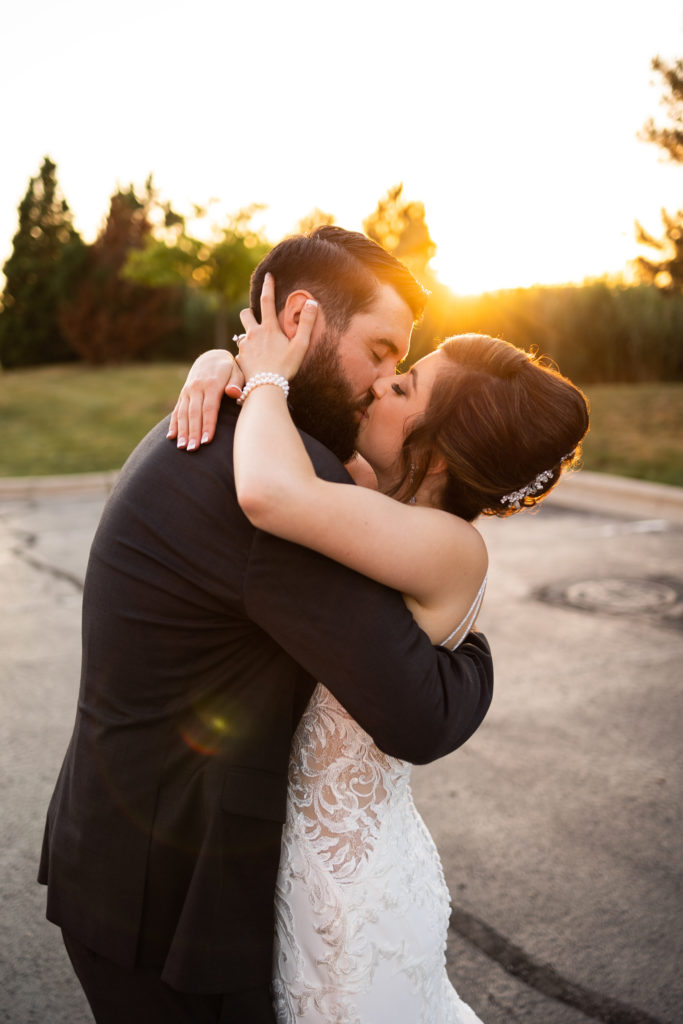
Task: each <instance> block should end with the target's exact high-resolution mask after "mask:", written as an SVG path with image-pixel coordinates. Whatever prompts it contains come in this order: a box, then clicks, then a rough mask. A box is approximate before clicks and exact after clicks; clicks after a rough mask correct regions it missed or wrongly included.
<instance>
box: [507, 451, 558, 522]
mask: <svg viewBox="0 0 683 1024" xmlns="http://www.w3.org/2000/svg"><path fill="white" fill-rule="evenodd" d="M575 455H576V448H574V449H573V451H571V452H569V454H568V455H563V456H562V458H561V459H560V465H561V464H562V463H563V462H566V461H567V459H573V458H574V456H575ZM552 478H553V470H552V469H544V470H542V471H541V472H540V473H539V474H538V476H536V477H534V479H533V480H532V481H531V483H530V484H527V485H526V487H520V489H519V490H518V491H512V493H511V494H504V495H503V497H502V498H501V499H500V503H501V505H509V506H510V508H519V506H520V505H521V503H522V502H523V501H524V499H525V498H531V497H533V495H534V494H538V492H539V491H542V490H543V484H547V483H548V481H549V480H552Z"/></svg>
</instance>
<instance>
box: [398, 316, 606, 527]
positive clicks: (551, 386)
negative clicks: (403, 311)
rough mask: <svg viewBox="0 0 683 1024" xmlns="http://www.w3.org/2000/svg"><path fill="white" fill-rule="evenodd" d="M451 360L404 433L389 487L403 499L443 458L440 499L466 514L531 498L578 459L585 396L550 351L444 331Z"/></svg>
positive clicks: (500, 511)
mask: <svg viewBox="0 0 683 1024" xmlns="http://www.w3.org/2000/svg"><path fill="white" fill-rule="evenodd" d="M439 352H440V353H441V354H442V355H444V356H445V357H446V358H447V359H448V360H449V361H450V363H451V366H450V367H448V368H446V369H444V370H442V371H441V373H439V375H438V377H437V378H436V380H435V381H434V384H433V386H432V393H431V398H430V402H429V406H428V408H427V410H426V411H425V413H424V414H423V415H422V416H421V417H420V420H419V421H418V422H417V424H416V425H415V427H413V429H412V430H411V431H410V432H409V434H408V435H407V437H406V439H405V441H404V444H403V449H402V452H401V460H402V478H401V480H400V482H399V483H398V484H397V486H396V488H395V489H394V492H393V493H394V496H395V497H398V498H399V499H400V500H403V501H406V500H409V499H410V498H411V497H412V496H413V495H414V494H415V493H416V492H417V490H418V488H419V487H420V484H421V483H422V481H423V480H424V478H425V476H426V474H427V471H428V470H429V468H430V465H434V464H436V463H438V461H440V460H443V461H444V462H445V464H446V468H445V483H444V487H443V492H442V495H441V500H440V504H441V507H442V508H444V509H445V510H446V511H448V512H451V513H453V514H454V515H457V516H460V517H461V518H462V519H466V520H468V521H470V522H471V521H472V520H473V519H475V518H476V517H477V516H478V515H481V514H483V515H495V516H508V515H511V514H512V513H513V512H517V511H518V510H519V509H521V508H531V507H533V506H534V505H537V504H538V503H539V502H540V501H541V500H542V499H543V498H544V497H545V495H546V494H548V492H549V491H550V490H551V489H552V487H553V486H554V485H555V484H556V483H557V481H558V480H559V478H560V474H561V473H562V471H563V470H565V469H568V468H569V467H574V466H576V464H577V463H578V461H579V458H580V454H581V450H580V446H581V442H582V440H583V438H584V436H585V434H586V431H587V430H588V401H587V399H586V397H585V395H584V394H583V393H582V392H581V391H580V390H579V388H577V387H576V386H575V385H574V384H572V382H571V381H570V380H568V379H567V378H566V377H563V376H562V374H560V373H559V371H558V370H557V369H556V368H555V367H554V365H553V364H552V363H551V362H550V360H548V359H546V358H545V357H539V356H536V355H529V354H528V353H527V352H524V351H522V350H521V349H518V348H516V347H515V346H514V345H511V344H510V343H509V342H507V341H501V340H500V339H498V338H489V337H487V336H486V335H483V334H462V335H457V336H456V337H453V338H448V339H447V340H446V341H444V342H443V343H442V344H441V345H440V346H439Z"/></svg>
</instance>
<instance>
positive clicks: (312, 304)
mask: <svg viewBox="0 0 683 1024" xmlns="http://www.w3.org/2000/svg"><path fill="white" fill-rule="evenodd" d="M306 305H307V306H308V308H309V309H317V308H318V303H317V302H316V301H315V299H306Z"/></svg>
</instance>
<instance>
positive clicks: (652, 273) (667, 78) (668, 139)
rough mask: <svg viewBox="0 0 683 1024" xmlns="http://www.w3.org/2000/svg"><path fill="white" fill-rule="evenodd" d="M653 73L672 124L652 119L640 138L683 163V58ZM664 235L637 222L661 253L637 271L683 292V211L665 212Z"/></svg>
mask: <svg viewBox="0 0 683 1024" xmlns="http://www.w3.org/2000/svg"><path fill="white" fill-rule="evenodd" d="M652 70H653V71H656V72H658V73H659V74H660V75H661V76H662V78H663V79H664V84H665V88H666V90H667V91H666V92H665V94H664V96H663V98H662V105H663V106H664V107H665V108H666V112H667V116H668V118H669V120H670V122H671V123H670V124H668V125H666V126H664V127H660V126H658V125H657V124H656V123H655V121H654V120H653V119H652V118H650V120H649V121H647V122H646V124H645V125H644V126H643V129H642V131H641V133H640V138H641V139H643V140H644V141H645V142H653V143H655V145H657V146H660V147H661V148H662V149H663V150H664V151H665V152H666V153H667V155H668V158H669V159H670V160H672V161H673V162H674V163H683V59H680V60H676V61H674V63H673V64H666V63H665V62H664V61H663V60H662V59H661V58H660V57H655V58H654V60H653V61H652ZM662 221H663V224H664V235H663V236H662V237H661V238H655V237H654V236H653V235H652V234H650V232H649V231H646V230H645V228H644V227H643V226H642V224H639V223H638V222H636V240H637V241H638V242H639V244H640V245H647V246H648V247H649V248H651V249H654V250H655V252H656V253H657V254H658V257H657V258H653V259H646V258H645V257H644V256H639V257H638V258H637V259H636V261H635V264H636V269H637V271H638V273H639V276H640V277H641V278H642V279H643V280H645V281H648V282H651V283H653V284H655V285H656V286H657V288H659V289H660V290H661V291H664V292H683V209H680V210H678V211H677V212H676V213H674V214H671V213H667V212H666V210H662Z"/></svg>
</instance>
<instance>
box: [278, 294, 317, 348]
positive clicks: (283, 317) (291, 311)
mask: <svg viewBox="0 0 683 1024" xmlns="http://www.w3.org/2000/svg"><path fill="white" fill-rule="evenodd" d="M312 298H314V296H313V295H312V294H311V292H307V291H306V289H305V288H299V289H298V290H297V291H295V292H290V293H289V295H288V296H287V299H286V300H285V304H284V307H283V309H282V311H281V312H280V313H279V314H278V320H279V322H280V327H281V328H282V330H283V331H284V332H285V334H286V335H287V337H288V338H293V337H294V335H295V334H296V329H297V327H298V326H299V317H300V316H301V311H302V309H303V308H304V304H305V303H306V301H307V300H308V299H312ZM319 320H322V313H321V311H320V310H318V316H317V318H316V325H315V326H316V327H317V326H318V321H319ZM314 331H315V328H314Z"/></svg>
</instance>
